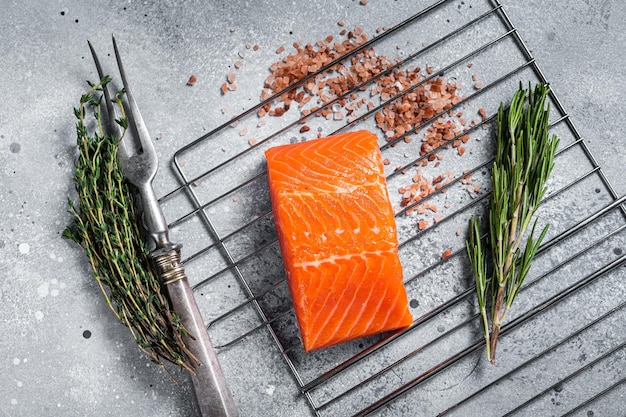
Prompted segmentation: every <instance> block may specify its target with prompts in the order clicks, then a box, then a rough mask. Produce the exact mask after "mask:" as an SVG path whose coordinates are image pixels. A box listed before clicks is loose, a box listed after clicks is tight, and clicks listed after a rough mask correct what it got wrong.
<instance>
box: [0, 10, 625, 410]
mask: <svg viewBox="0 0 626 417" xmlns="http://www.w3.org/2000/svg"><path fill="white" fill-rule="evenodd" d="M465 1H466V2H467V3H472V1H473V0H465ZM274 3H275V4H274ZM383 3H384V4H383ZM409 3H411V2H410V1H408V0H400V1H397V2H391V1H389V2H383V1H380V2H379V1H378V0H370V1H369V4H368V5H367V6H360V5H359V3H358V1H356V0H335V1H322V0H313V1H309V2H306V3H305V2H296V1H293V2H291V1H276V2H273V1H270V0H265V1H258V2H257V1H230V2H229V1H206V2H203V1H184V2H183V1H181V2H177V1H155V2H152V1H137V0H127V1H123V0H112V1H101V2H96V1H79V0H53V1H29V2H8V1H5V2H3V4H2V6H3V7H2V13H1V15H0V39H1V42H0V50H1V54H0V56H1V57H2V58H1V60H0V92H1V93H0V94H1V96H2V100H1V101H0V213H1V220H0V334H1V335H2V336H1V339H0V352H1V355H0V356H2V357H1V359H0V375H2V383H1V384H0V415H1V416H102V417H104V416H153V417H157V416H191V415H194V413H195V412H194V409H193V407H192V405H191V402H190V401H191V391H190V388H189V386H188V384H187V383H186V382H185V381H184V378H183V382H182V383H181V385H179V386H177V385H175V384H173V383H172V382H171V380H170V379H169V377H168V376H167V375H166V374H165V373H164V372H163V371H162V370H161V369H159V368H158V367H157V366H154V365H152V364H151V363H150V362H149V360H148V359H147V358H145V357H144V356H143V355H142V354H141V353H140V352H139V351H138V350H137V349H136V347H135V345H134V342H133V340H132V339H131V337H130V335H129V334H127V332H126V331H125V330H124V329H123V328H121V326H119V325H118V324H117V323H116V322H115V320H114V319H113V318H112V315H111V314H110V312H109V311H108V309H107V307H106V305H105V304H104V302H103V300H102V297H101V295H100V293H99V290H98V288H97V286H96V284H95V282H93V280H92V279H91V278H90V272H89V270H88V268H87V265H86V262H85V259H84V256H83V254H82V253H81V252H79V251H78V250H77V249H76V248H75V247H73V246H72V245H71V244H70V243H68V242H66V241H64V240H62V239H61V232H62V230H63V228H64V227H65V226H66V225H67V224H68V222H69V221H70V217H69V215H68V213H67V211H66V201H67V198H68V197H69V196H72V190H73V185H72V182H71V178H72V172H73V158H74V155H75V151H74V140H75V136H74V117H73V113H72V109H73V107H74V106H75V105H76V104H77V100H78V98H79V96H80V94H81V93H82V92H83V91H84V89H85V86H86V84H85V83H84V81H85V80H87V79H92V80H93V79H95V75H94V74H95V70H94V67H93V63H92V61H91V58H90V55H89V50H88V48H87V42H86V41H87V39H90V40H91V41H92V42H93V43H94V44H95V45H96V46H97V47H98V49H99V50H102V51H105V50H106V48H107V47H108V45H110V43H109V39H110V35H111V34H112V33H114V34H115V35H116V36H117V38H118V40H119V41H120V42H121V43H122V44H123V45H124V46H123V47H122V51H123V52H122V54H123V55H124V58H125V61H126V70H127V72H128V73H129V76H130V78H131V80H132V81H131V84H132V86H133V88H134V90H135V96H136V98H137V99H138V101H139V102H140V107H141V109H142V112H143V116H144V118H145V120H146V123H147V125H148V127H149V129H150V130H151V132H152V133H153V134H154V135H155V137H158V138H159V140H158V141H157V144H156V146H157V151H158V152H159V155H160V157H161V159H162V161H164V162H163V164H162V165H163V166H167V161H168V160H169V159H170V158H171V157H172V155H173V153H174V151H175V150H176V149H177V148H179V147H180V146H182V145H184V144H186V143H188V142H190V141H191V140H193V139H195V138H197V137H199V136H201V135H202V134H204V133H206V132H207V131H209V130H210V129H211V128H213V127H216V126H217V125H219V124H221V123H222V122H224V121H226V120H227V119H226V117H227V116H226V115H223V114H222V113H221V112H220V111H219V109H220V107H221V106H222V104H220V102H219V100H220V95H219V90H218V88H219V85H220V84H221V83H222V82H223V77H224V75H225V74H226V73H227V72H228V70H229V69H228V65H230V64H231V63H232V62H233V61H234V60H235V58H234V57H235V51H237V50H240V49H241V48H242V46H243V45H244V44H245V43H246V42H252V43H258V44H260V45H261V47H262V49H261V52H260V54H259V55H258V57H257V58H256V59H258V61H254V60H252V59H251V60H248V61H246V65H249V66H250V68H251V71H253V70H255V68H256V71H258V72H260V73H264V71H265V67H264V66H263V65H264V64H265V63H267V62H271V61H272V60H273V59H274V58H275V54H274V52H273V51H274V49H275V47H276V46H277V45H280V44H286V45H290V44H291V43H292V42H293V41H294V40H299V39H306V37H307V36H306V34H307V33H308V31H309V30H311V28H314V27H318V26H320V25H322V26H323V25H326V26H325V27H328V28H331V29H333V30H334V29H335V28H336V23H335V22H336V20H337V19H339V18H346V19H350V21H351V22H355V23H356V24H358V22H359V19H362V20H368V19H370V20H375V21H376V20H381V21H384V22H386V24H393V23H394V22H397V21H400V20H401V19H404V18H406V17H407V16H408V12H407V10H409V9H411V7H409V6H408V4H409ZM422 3H426V2H420V5H421V4H422ZM502 3H503V4H504V6H505V10H506V11H507V12H508V13H509V14H510V16H511V19H512V20H513V23H514V24H515V25H516V26H517V27H518V29H519V31H520V33H521V36H522V38H523V39H524V40H525V41H526V43H527V45H528V47H529V48H530V49H531V50H532V53H533V54H534V56H535V57H536V59H537V61H538V63H539V65H540V66H541V68H542V69H543V71H544V72H545V75H546V77H547V79H548V80H550V81H551V83H552V85H553V88H554V89H555V91H556V92H557V93H558V95H559V97H560V98H561V100H562V102H563V104H564V106H565V108H566V110H568V111H569V113H570V115H571V118H572V119H573V121H574V123H575V125H576V126H577V128H578V129H579V130H580V132H581V133H582V136H583V137H584V138H585V140H586V141H587V143H588V144H589V146H590V148H591V149H592V151H593V152H594V154H595V155H596V157H597V159H598V161H599V163H600V165H601V166H602V167H603V169H604V170H605V172H606V174H607V176H608V178H609V179H610V180H611V181H612V183H613V185H614V186H615V188H616V190H617V192H618V194H619V195H623V194H624V193H626V183H625V182H624V181H623V162H624V155H626V142H625V141H624V130H625V129H626V123H625V122H624V120H625V119H624V114H623V111H622V110H623V108H624V101H625V100H626V54H625V53H624V48H625V46H626V23H625V20H626V3H625V2H622V1H617V0H604V1H600V0H597V1H594V0H573V1H567V2H566V1H548V0H529V1H513V0H503V1H502ZM418 8H419V7H415V8H414V10H417V9H418ZM381 10H382V12H381ZM374 11H376V12H374ZM329 21H330V22H331V23H328V22H329ZM290 31H291V32H292V34H290ZM111 50H112V49H109V51H111ZM103 53H106V52H103ZM108 62H109V63H110V62H111V61H108ZM255 66H256V67H255ZM191 73H194V74H196V75H197V76H198V78H199V81H198V83H197V84H196V86H194V87H193V88H189V87H187V86H185V82H186V80H187V78H188V77H189V75H190V74H191ZM243 88H245V86H244V87H243ZM244 92H245V94H243V95H241V96H240V97H241V99H240V101H238V102H237V101H233V102H230V103H228V106H229V107H230V109H232V112H235V111H237V110H243V109H244V108H246V107H247V106H249V105H250V104H254V103H255V101H254V100H256V97H257V95H256V94H257V91H256V90H254V89H253V88H251V89H250V90H249V91H245V90H244ZM175 184H176V180H175V178H174V176H173V175H172V174H171V172H169V171H168V170H167V169H163V170H162V172H161V173H160V175H159V178H158V180H157V183H156V184H155V187H156V188H157V194H159V193H160V194H162V193H164V192H166V191H167V190H169V189H171V188H173V187H174V186H175ZM86 331H89V332H90V337H86V336H87V333H85V332H86ZM231 355H235V353H231ZM261 356H263V360H265V361H268V362H271V361H276V362H280V361H281V358H280V357H279V355H278V354H277V353H275V352H273V351H267V352H265V353H263V354H261ZM235 359H237V360H235ZM224 361H225V371H226V373H227V377H228V378H229V380H230V381H231V383H232V385H233V387H234V388H233V390H234V393H235V396H236V397H237V400H238V401H239V402H240V404H241V408H242V413H243V414H244V415H250V416H260V415H285V416H287V415H308V413H309V411H308V408H307V407H306V405H305V404H304V402H303V401H302V400H301V399H300V400H294V399H293V398H294V389H295V384H294V382H293V380H292V379H291V378H290V376H289V375H288V374H287V373H286V371H285V370H280V369H276V370H272V371H267V370H266V369H264V368H263V366H264V365H262V363H263V362H262V361H258V360H246V358H233V357H230V358H224ZM279 368H280V367H279ZM179 376H180V375H179ZM268 410H272V411H268ZM415 415H417V414H415Z"/></svg>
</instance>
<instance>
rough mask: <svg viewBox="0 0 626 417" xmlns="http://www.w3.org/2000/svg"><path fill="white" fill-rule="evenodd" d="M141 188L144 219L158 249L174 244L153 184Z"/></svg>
mask: <svg viewBox="0 0 626 417" xmlns="http://www.w3.org/2000/svg"><path fill="white" fill-rule="evenodd" d="M138 188H139V195H140V196H141V204H142V206H143V209H144V211H143V221H144V224H145V227H146V230H148V233H150V237H151V238H152V240H153V241H154V243H155V244H156V249H157V250H158V249H165V248H169V247H171V246H172V244H171V243H170V238H169V233H168V229H167V222H166V221H165V217H164V216H163V212H162V211H161V208H160V206H159V200H158V199H157V197H156V194H155V193H154V189H153V188H152V185H151V184H148V186H144V187H138Z"/></svg>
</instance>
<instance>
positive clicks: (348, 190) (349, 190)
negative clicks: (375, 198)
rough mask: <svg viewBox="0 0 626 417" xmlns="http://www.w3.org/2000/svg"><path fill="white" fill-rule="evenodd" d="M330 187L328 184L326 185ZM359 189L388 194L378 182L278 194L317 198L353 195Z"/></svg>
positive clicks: (310, 187) (280, 193)
mask: <svg viewBox="0 0 626 417" xmlns="http://www.w3.org/2000/svg"><path fill="white" fill-rule="evenodd" d="M324 185H326V186H327V185H328V184H324ZM359 188H380V189H381V192H387V189H386V188H385V187H384V186H381V184H380V183H378V182H367V183H364V184H350V185H349V186H343V187H342V186H336V187H334V188H332V189H328V188H317V187H316V186H309V189H310V191H304V190H300V189H299V190H297V191H286V190H281V191H279V192H278V194H279V195H281V196H310V197H315V196H316V195H318V194H353V193H354V192H355V191H357V190H358V189H359Z"/></svg>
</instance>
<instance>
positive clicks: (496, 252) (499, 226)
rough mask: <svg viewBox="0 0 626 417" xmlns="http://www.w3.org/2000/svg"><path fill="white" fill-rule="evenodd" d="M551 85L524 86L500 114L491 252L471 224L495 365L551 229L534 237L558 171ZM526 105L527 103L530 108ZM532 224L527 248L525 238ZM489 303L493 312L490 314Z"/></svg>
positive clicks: (471, 251) (470, 247) (472, 255)
mask: <svg viewBox="0 0 626 417" xmlns="http://www.w3.org/2000/svg"><path fill="white" fill-rule="evenodd" d="M549 92H550V88H549V86H547V85H545V84H541V83H540V84H537V85H536V86H535V89H534V91H532V89H531V86H530V84H529V86H528V90H525V89H524V88H523V87H522V85H521V84H520V88H519V90H518V91H517V92H516V93H515V94H514V96H513V98H512V100H511V105H510V106H509V108H508V109H507V110H505V109H504V105H503V104H501V105H500V108H499V110H498V125H497V134H496V150H495V159H494V163H493V168H492V170H491V187H492V192H491V197H490V200H489V233H488V243H489V247H490V255H491V261H492V262H491V266H490V267H488V266H487V265H488V264H487V256H488V255H489V253H488V250H487V249H486V248H485V246H484V245H483V243H482V240H481V239H482V236H481V231H480V219H479V218H478V217H473V218H472V219H471V220H470V223H469V238H468V240H467V242H466V247H467V253H468V255H469V260H470V264H471V266H472V271H473V273H474V278H475V280H476V293H477V299H478V307H479V311H480V315H481V318H482V327H483V334H484V337H485V342H486V350H487V357H488V358H489V360H490V361H491V362H492V363H495V361H496V346H497V343H498V335H499V333H500V327H501V326H502V323H503V322H504V320H505V318H506V315H507V313H508V311H509V309H510V308H511V306H512V305H513V301H514V300H515V297H516V296H517V294H518V293H519V290H520V289H521V287H522V284H523V283H524V279H525V278H526V276H527V275H528V272H529V270H530V266H531V262H532V260H533V258H534V257H535V254H536V253H537V250H538V249H539V246H540V245H541V242H542V241H543V239H544V237H545V235H546V233H547V231H548V227H549V225H548V224H546V225H545V226H544V227H543V230H542V231H541V233H540V234H539V236H538V237H535V229H536V226H537V218H535V217H534V215H535V213H536V211H537V209H538V208H539V203H540V202H541V199H542V198H543V196H544V194H545V192H546V190H547V187H546V182H547V180H548V177H549V176H550V173H551V172H552V169H553V168H554V155H555V152H556V148H557V146H558V143H559V139H558V138H557V137H556V135H552V136H550V135H549V132H548V131H549V122H548V118H549V115H550V105H549V103H548V105H547V107H546V98H547V96H548V93H549ZM526 101H528V104H527V105H526ZM533 219H534V220H533ZM531 223H532V229H531V231H530V234H529V235H528V237H527V239H526V242H525V245H524V247H522V244H523V243H524V242H523V239H524V236H525V235H526V232H527V230H528V228H529V227H530V225H531ZM488 303H489V304H490V309H488Z"/></svg>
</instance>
